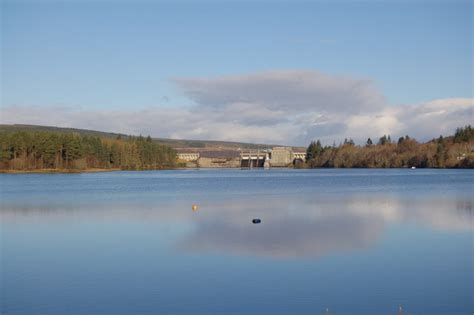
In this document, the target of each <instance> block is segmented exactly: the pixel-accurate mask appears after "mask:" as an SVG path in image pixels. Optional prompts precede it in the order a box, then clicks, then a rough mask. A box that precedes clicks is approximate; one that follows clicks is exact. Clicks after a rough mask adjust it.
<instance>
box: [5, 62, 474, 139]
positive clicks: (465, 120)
mask: <svg viewBox="0 0 474 315" xmlns="http://www.w3.org/2000/svg"><path fill="white" fill-rule="evenodd" d="M173 81H174V82H175V83H176V84H177V85H178V87H179V88H181V90H182V92H183V93H184V95H185V96H187V97H188V98H190V99H192V100H193V101H194V102H195V105H194V106H179V105H176V104H175V105H174V106H171V105H167V106H156V107H148V108H142V109H139V110H109V109H96V110H88V109H81V108H73V107H57V106H55V107H53V106H14V105H12V106H6V107H4V108H3V109H2V112H1V121H2V123H22V124H38V125H52V126H61V127H76V128H87V129H95V130H104V131H113V132H121V133H126V134H150V135H152V136H155V137H171V138H188V139H216V140H231V141H232V140H233V141H249V142H259V143H281V144H294V145H306V144H307V143H308V141H310V140H312V139H317V138H319V139H321V140H323V142H325V143H327V144H331V143H332V142H333V141H334V140H335V141H336V142H339V141H341V140H342V139H344V138H349V137H351V138H353V139H354V140H356V141H360V142H363V141H365V140H366V139H367V137H379V136H381V135H383V134H390V135H392V138H395V137H398V136H401V135H405V134H408V135H410V136H414V137H416V138H418V139H419V140H427V139H430V138H433V137H436V136H438V135H439V134H444V135H447V134H452V133H453V131H454V129H455V128H456V127H459V126H463V125H466V124H472V123H473V119H472V118H473V116H472V114H473V108H474V100H473V99H465V98H452V99H438V100H432V101H428V102H425V103H420V104H412V105H403V106H391V105H389V104H387V103H386V101H385V98H384V97H383V95H382V93H381V92H380V91H379V90H378V89H377V88H376V87H375V86H374V84H373V83H372V81H371V80H368V79H357V78H348V77H341V76H332V75H328V74H322V73H320V72H317V71H306V70H305V71H302V70H293V71H270V72H263V73H256V74H249V75H239V76H225V77H218V78H175V79H173Z"/></svg>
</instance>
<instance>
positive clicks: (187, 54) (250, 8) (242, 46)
mask: <svg viewBox="0 0 474 315" xmlns="http://www.w3.org/2000/svg"><path fill="white" fill-rule="evenodd" d="M472 26H473V4H472V2H471V1H414V2H412V1H401V2H399V1H381V2H375V1H366V2H355V1H351V2H346V1H337V2H329V1H327V2H326V1H321V2H269V1H265V2H251V1H247V2H232V3H231V2H227V3H226V2H220V3H218V2H202V1H198V2H178V3H176V2H174V3H173V2H150V1H147V2H144V1H138V2H132V1H103V2H94V1H88V2H77V1H62V2H60V1H56V2H46V1H40V2H37V3H33V2H25V1H21V2H20V1H4V2H3V3H2V29H1V31H2V33H1V35H2V42H1V43H2V46H1V48H2V92H3V93H2V102H1V105H2V108H4V109H5V108H7V109H11V107H12V106H17V107H18V106H20V107H23V108H24V107H28V106H29V107H34V108H35V109H40V108H42V107H46V108H51V107H55V106H56V107H57V106H65V107H73V108H74V109H75V110H79V109H80V110H82V111H107V110H113V111H124V112H125V111H139V110H144V109H150V108H155V109H156V108H158V107H163V106H164V107H166V108H173V109H181V108H186V107H187V106H189V105H194V106H196V105H197V106H199V105H204V106H205V105H206V104H199V102H198V101H197V100H196V99H195V98H193V95H191V94H190V93H189V90H193V89H195V87H185V88H183V87H182V86H181V87H180V85H179V84H176V81H175V79H176V78H178V80H180V79H182V78H209V79H210V80H214V79H215V78H226V77H235V76H244V77H245V76H247V75H249V74H258V73H266V72H268V71H270V72H271V71H280V70H282V71H286V70H301V71H317V72H318V73H323V74H327V75H330V76H334V77H337V78H342V77H349V78H354V79H355V80H371V82H372V83H371V84H372V85H373V88H374V89H376V90H377V91H378V93H380V94H382V95H383V96H384V97H385V103H384V106H390V107H393V106H399V105H412V104H420V103H423V102H429V101H433V100H437V99H454V98H456V99H459V98H463V99H471V98H472V71H473V63H472V59H473V57H472V53H473V52H472V35H473V34H472ZM186 89H187V90H188V93H187V92H186ZM310 111H311V112H315V111H314V110H313V109H311V110H310ZM8 113H10V111H9V110H5V111H4V115H7V114H8ZM31 118H34V117H18V122H28V121H31ZM471 118H472V117H471ZM471 120H472V119H471ZM7 121H8V122H11V117H10V118H9V120H8V119H7ZM40 121H41V122H43V121H42V120H40ZM47 122H48V121H45V123H47ZM52 123H58V122H53V121H52ZM68 123H71V122H68ZM78 124H79V125H81V126H82V125H83V124H82V123H80V122H78ZM132 131H139V130H135V129H132ZM151 131H152V132H153V130H151ZM156 132H157V133H160V134H164V135H165V136H171V134H170V132H169V131H167V132H164V131H160V130H156ZM166 133H167V134H166ZM183 135H184V136H187V134H186V133H183ZM249 140H252V139H249ZM262 140H265V138H262ZM269 140H271V139H269ZM275 140H277V139H275ZM288 140H291V139H288ZM305 140H306V139H305Z"/></svg>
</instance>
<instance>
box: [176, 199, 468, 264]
mask: <svg viewBox="0 0 474 315" xmlns="http://www.w3.org/2000/svg"><path fill="white" fill-rule="evenodd" d="M220 206H221V207H222V208H219V207H211V208H207V209H206V210H205V211H207V214H208V215H207V216H205V217H204V218H200V219H197V220H195V225H196V226H195V229H194V230H193V231H192V232H191V233H190V234H189V235H187V236H186V237H185V238H184V239H183V240H182V241H181V242H180V244H179V246H180V248H183V249H188V250H205V251H227V252H230V253H233V254H251V255H256V256H270V257H280V258H281V257H320V256H322V255H325V254H329V253H337V252H345V251H348V250H353V249H364V248H368V247H370V246H373V245H374V244H375V243H376V242H377V240H378V238H380V236H381V235H382V232H383V230H384V226H385V225H386V224H393V223H397V222H405V223H417V224H422V225H428V226H430V227H432V228H435V229H443V230H460V231H462V230H466V229H472V228H473V221H472V207H471V204H470V203H469V202H464V201H459V200H457V201H455V202H454V203H453V201H452V200H449V199H448V200H443V199H441V200H433V199H423V198H421V199H415V200H409V201H408V200H405V201H404V200H400V199H396V198H393V197H391V198H390V197H389V196H387V197H386V198H384V197H382V198H381V197H377V198H373V197H367V196H363V197H350V198H344V199H340V200H339V201H337V202H334V200H328V199H326V200H325V199H320V200H319V201H314V200H312V199H306V200H305V199H303V200H302V199H293V200H291V199H290V200H288V199H283V198H282V199H280V200H278V199H277V200H275V199H273V200H272V202H270V203H269V202H264V201H263V200H262V202H260V203H259V202H258V200H253V201H252V202H248V201H240V202H233V203H232V204H231V205H220ZM223 209H225V210H223ZM254 213H258V214H259V215H260V216H261V217H262V219H263V222H262V224H260V225H259V226H254V225H252V224H250V218H251V217H252V214H254Z"/></svg>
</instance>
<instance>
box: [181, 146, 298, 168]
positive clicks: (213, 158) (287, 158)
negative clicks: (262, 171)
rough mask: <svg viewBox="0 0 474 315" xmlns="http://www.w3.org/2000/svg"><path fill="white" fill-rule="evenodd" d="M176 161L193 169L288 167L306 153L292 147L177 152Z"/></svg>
mask: <svg viewBox="0 0 474 315" xmlns="http://www.w3.org/2000/svg"><path fill="white" fill-rule="evenodd" d="M177 156H178V159H179V160H180V161H182V162H185V163H186V167H190V168H194V167H198V168H254V167H255V168H258V167H289V166H292V165H294V164H295V163H296V162H297V161H300V162H304V161H305V160H306V152H304V151H301V150H294V149H293V148H292V147H273V148H267V149H245V150H222V151H220V150H201V151H194V152H189V151H185V150H178V153H177Z"/></svg>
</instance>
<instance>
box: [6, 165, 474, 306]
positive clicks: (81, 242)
mask: <svg viewBox="0 0 474 315" xmlns="http://www.w3.org/2000/svg"><path fill="white" fill-rule="evenodd" d="M472 174H474V173H472V172H470V173H469V171H466V170H463V171H460V170H443V171H442V170H437V171H431V170H419V171H418V170H417V171H416V172H412V171H407V170H330V171H329V170H327V171H326V170H314V171H313V170H305V171H301V172H300V171H288V170H271V171H269V172H263V171H262V172H258V171H255V172H241V171H238V170H220V171H203V170H200V171H189V172H187V171H186V172H180V171H170V172H123V173H119V172H117V173H107V174H106V173H103V174H83V175H72V176H67V175H54V176H53V175H51V176H49V175H24V176H3V177H2V176H0V179H5V180H6V181H4V182H7V181H8V182H7V183H8V184H7V185H3V184H2V186H0V208H1V209H0V224H1V227H0V234H1V235H0V242H1V243H0V245H1V253H0V254H1V256H0V260H1V268H0V269H1V270H0V271H1V273H2V275H1V276H2V277H0V278H1V281H0V290H2V288H6V289H4V290H2V296H1V297H0V308H1V307H3V309H0V313H2V312H4V313H8V314H28V315H29V314H51V315H56V314H58V315H59V314H70V313H71V310H75V311H76V314H136V313H140V314H142V313H143V314H145V313H146V314H174V313H178V314H194V313H196V311H197V312H198V313H209V314H223V313H230V314H320V313H324V311H323V310H325V309H326V308H327V307H329V308H330V310H331V311H334V314H341V315H345V314H364V315H379V314H396V313H397V311H398V305H403V308H404V309H405V310H406V314H431V315H435V314H436V315H444V314H453V315H455V314H456V315H458V314H459V315H461V314H471V313H472V309H473V308H472V283H474V281H473V280H474V279H473V272H472V257H473V256H472V252H473V251H472V250H473V248H472V231H473V220H472V208H473V197H472V192H471V188H472V178H473V177H472ZM4 182H2V181H1V180H0V183H4ZM193 204H196V205H198V211H192V205H193ZM253 218H261V219H262V222H261V223H260V224H253V223H252V219H253ZM367 301H370V302H371V303H367Z"/></svg>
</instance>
